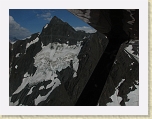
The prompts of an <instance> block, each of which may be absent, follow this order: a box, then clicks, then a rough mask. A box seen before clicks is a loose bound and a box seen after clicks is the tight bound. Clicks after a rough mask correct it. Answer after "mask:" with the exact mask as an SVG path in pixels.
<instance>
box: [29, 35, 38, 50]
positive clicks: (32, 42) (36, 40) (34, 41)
mask: <svg viewBox="0 0 152 119" xmlns="http://www.w3.org/2000/svg"><path fill="white" fill-rule="evenodd" d="M38 41H39V38H38V37H37V38H36V39H35V40H33V41H31V42H30V43H27V44H26V49H27V48H29V47H30V45H32V44H34V43H36V42H38Z"/></svg>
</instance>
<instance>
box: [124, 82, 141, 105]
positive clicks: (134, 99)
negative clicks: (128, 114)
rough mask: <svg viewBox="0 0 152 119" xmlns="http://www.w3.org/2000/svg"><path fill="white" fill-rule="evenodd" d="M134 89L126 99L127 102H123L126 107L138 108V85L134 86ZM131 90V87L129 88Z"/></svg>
mask: <svg viewBox="0 0 152 119" xmlns="http://www.w3.org/2000/svg"><path fill="white" fill-rule="evenodd" d="M135 87H136V89H135V90H134V91H131V92H130V93H129V94H128V95H127V97H128V99H129V101H128V102H125V104H126V106H138V105H139V85H135ZM130 88H131V89H132V87H130Z"/></svg>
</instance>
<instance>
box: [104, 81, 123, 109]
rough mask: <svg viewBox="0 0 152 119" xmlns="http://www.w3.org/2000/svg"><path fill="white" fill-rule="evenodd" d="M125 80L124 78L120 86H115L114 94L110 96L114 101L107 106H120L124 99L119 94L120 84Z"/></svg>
mask: <svg viewBox="0 0 152 119" xmlns="http://www.w3.org/2000/svg"><path fill="white" fill-rule="evenodd" d="M124 81H125V79H122V80H121V81H120V82H119V84H118V86H117V87H116V88H115V92H114V94H113V95H112V96H111V97H110V98H111V99H112V102H109V103H107V106H120V102H121V101H122V98H121V97H119V96H118V92H119V90H118V89H119V87H120V85H121V84H122V83H123V82H124Z"/></svg>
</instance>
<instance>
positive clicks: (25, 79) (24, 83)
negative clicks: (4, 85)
mask: <svg viewBox="0 0 152 119" xmlns="http://www.w3.org/2000/svg"><path fill="white" fill-rule="evenodd" d="M27 84H28V78H23V80H22V84H21V85H20V86H19V87H18V89H17V90H16V91H15V92H14V93H13V95H14V94H17V93H19V92H20V91H21V90H23V89H24V88H25V86H26V85H27Z"/></svg>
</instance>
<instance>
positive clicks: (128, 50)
mask: <svg viewBox="0 0 152 119" xmlns="http://www.w3.org/2000/svg"><path fill="white" fill-rule="evenodd" d="M124 51H125V52H126V53H127V54H128V53H129V54H130V55H132V56H133V57H134V58H135V59H136V60H137V61H138V62H139V55H138V54H137V55H135V54H133V53H134V51H133V46H132V45H129V46H128V47H126V48H125V49H124ZM128 56H129V55H128ZM129 57H130V56H129ZM130 58H131V57H130Z"/></svg>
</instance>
